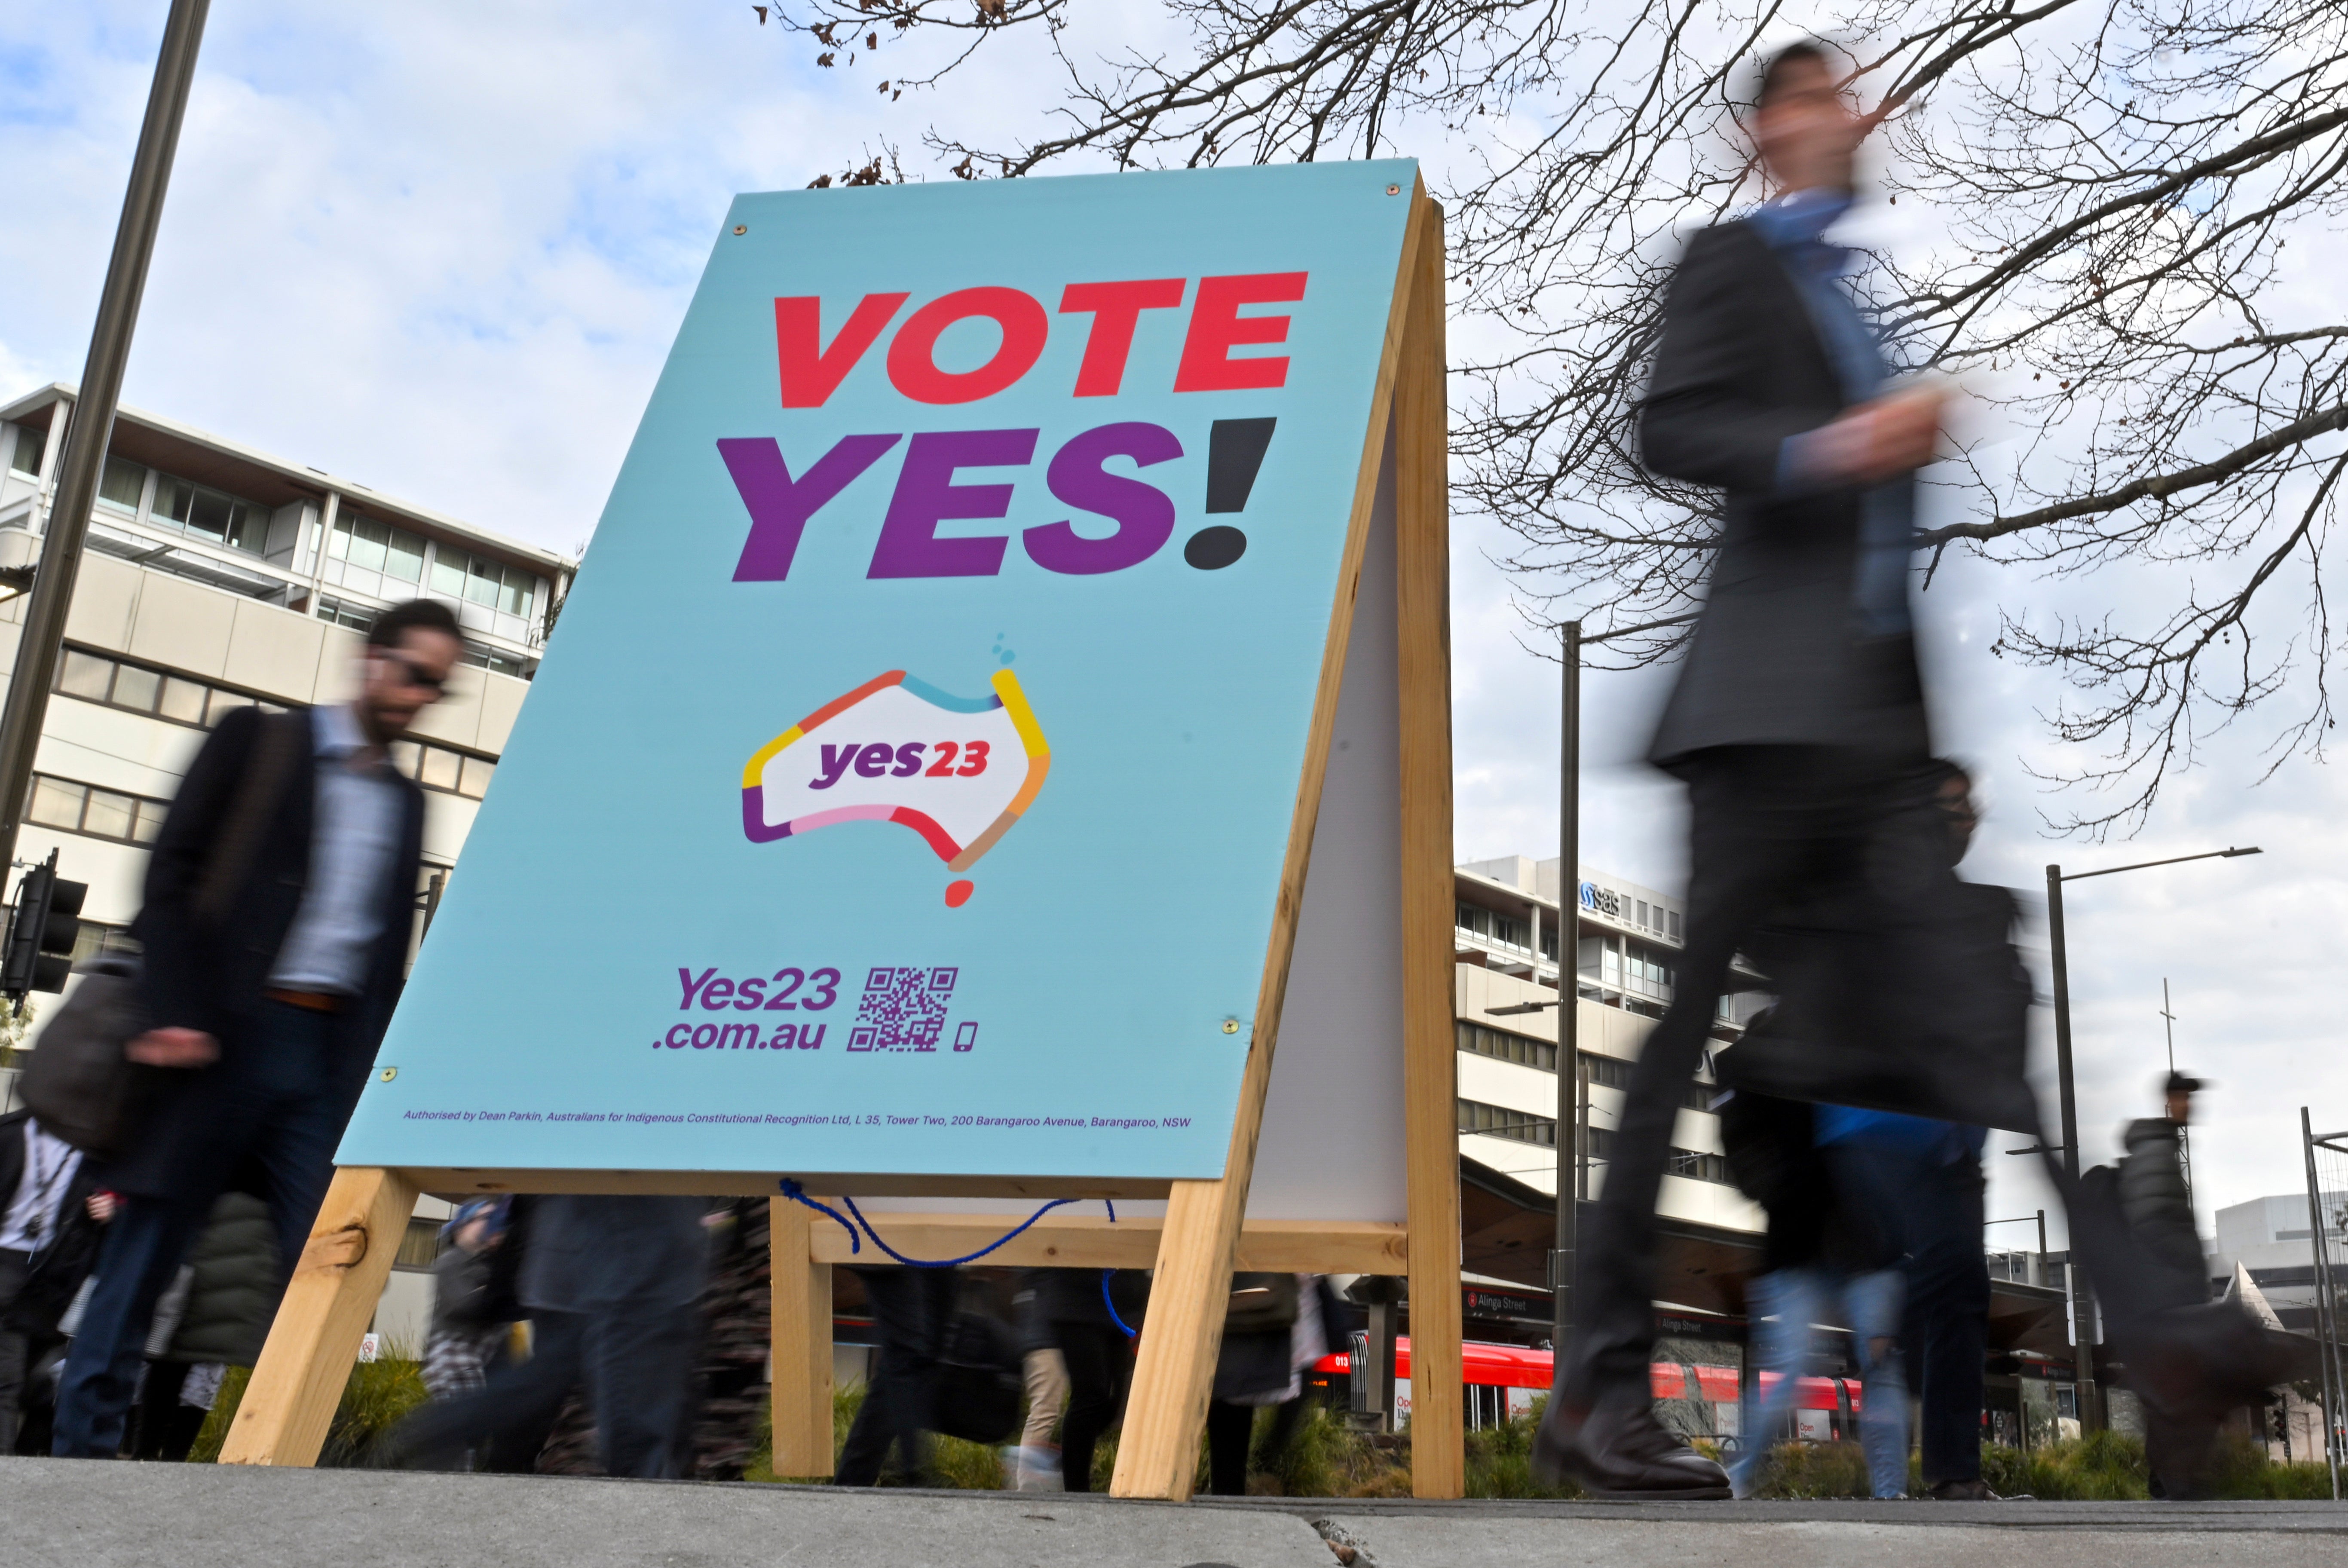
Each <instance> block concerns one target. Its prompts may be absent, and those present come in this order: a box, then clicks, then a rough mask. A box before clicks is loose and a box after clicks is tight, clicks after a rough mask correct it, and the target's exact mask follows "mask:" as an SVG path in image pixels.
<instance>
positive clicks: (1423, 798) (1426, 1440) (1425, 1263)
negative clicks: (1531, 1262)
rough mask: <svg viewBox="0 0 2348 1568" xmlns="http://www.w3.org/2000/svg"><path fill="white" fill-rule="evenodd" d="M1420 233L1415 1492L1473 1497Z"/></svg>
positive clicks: (1433, 360)
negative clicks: (1463, 1361) (1462, 1342)
mask: <svg viewBox="0 0 2348 1568" xmlns="http://www.w3.org/2000/svg"><path fill="white" fill-rule="evenodd" d="M1420 200H1422V201H1425V200H1426V198H1424V197H1421V198H1420ZM1427 205H1428V206H1429V207H1430V208H1433V207H1434V203H1432V202H1428V203H1427ZM1417 232H1418V234H1419V245H1418V254H1417V257H1416V265H1415V267H1414V268H1413V272H1414V276H1413V278H1412V280H1411V294H1410V316H1409V321H1408V325H1406V328H1405V330H1404V335H1403V345H1402V360H1401V364H1400V365H1399V366H1397V367H1396V374H1395V557H1396V559H1395V568H1396V570H1395V619H1396V621H1397V622H1398V624H1399V632H1400V635H1399V645H1400V647H1399V653H1398V663H1399V666H1400V667H1399V671H1398V677H1399V686H1400V694H1401V719H1402V898H1403V909H1402V934H1403V975H1402V984H1403V1106H1404V1110H1403V1115H1404V1150H1405V1153H1404V1172H1405V1178H1404V1179H1405V1183H1406V1191H1407V1192H1408V1198H1409V1222H1410V1393H1411V1414H1410V1437H1411V1442H1410V1454H1411V1476H1410V1483H1411V1491H1413V1493H1415V1494H1416V1495H1417V1496H1419V1497H1426V1498H1442V1497H1458V1496H1460V1495H1462V1493H1463V1492H1464V1491H1465V1489H1466V1486H1467V1479H1468V1478H1467V1469H1466V1466H1467V1454H1466V1450H1465V1443H1464V1439H1465V1434H1464V1432H1463V1431H1462V1417H1463V1412H1462V1410H1461V1408H1460V1405H1461V1401H1462V1394H1461V1378H1462V1374H1463V1368H1462V1367H1461V1365H1460V1346H1459V1336H1460V1327H1461V1325H1460V1301H1459V1140H1458V1134H1457V1114H1458V1112H1457V1099H1458V1051H1457V1042H1456V1041H1455V1039H1454V1030H1453V1026H1452V986H1453V984H1454V981H1453V958H1452V930H1451V927H1452V921H1453V914H1452V897H1451V890H1452V877H1451V647H1450V642H1451V638H1450V618H1449V605H1450V524H1449V509H1448V505H1447V493H1448V491H1447V487H1448V485H1449V482H1450V478H1449V471H1448V470H1449V463H1448V451H1447V440H1446V432H1447V408H1446V406H1445V397H1444V363H1445V361H1444V343H1443V316H1444V290H1443V222H1442V216H1441V211H1440V210H1439V209H1437V210H1435V211H1432V212H1430V214H1429V221H1428V222H1426V223H1425V224H1424V225H1421V226H1417Z"/></svg>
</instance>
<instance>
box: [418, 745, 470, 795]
mask: <svg viewBox="0 0 2348 1568" xmlns="http://www.w3.org/2000/svg"><path fill="white" fill-rule="evenodd" d="M463 761H464V758H460V757H458V755H457V754H456V753H455V752H453V751H443V750H441V749H440V748H438V747H437V746H427V747H426V748H424V774H423V779H422V782H423V783H424V785H425V786H426V787H427V788H428V789H455V788H456V787H457V776H458V772H459V771H460V769H461V765H462V763H463Z"/></svg>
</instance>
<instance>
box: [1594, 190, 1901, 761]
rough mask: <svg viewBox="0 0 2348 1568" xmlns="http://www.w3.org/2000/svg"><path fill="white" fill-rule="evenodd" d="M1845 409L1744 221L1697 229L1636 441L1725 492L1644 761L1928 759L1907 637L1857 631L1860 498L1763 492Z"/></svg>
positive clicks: (1669, 301)
mask: <svg viewBox="0 0 2348 1568" xmlns="http://www.w3.org/2000/svg"><path fill="white" fill-rule="evenodd" d="M1848 404H1849V400H1848V399H1847V398H1846V397H1844V395H1843V390H1842V387H1841V384H1840V383H1839V381H1838V379H1837V377H1836V376H1835V371H1834V366H1833V363H1832V362H1831V360H1829V358H1828V355H1827V349H1826V346H1825V344H1824V343H1822V342H1821V341H1820V339H1819V336H1818V329H1817V327H1816V326H1815V325H1813V323H1812V319H1811V316H1810V313H1809V309H1808V307H1807V305H1806V304H1804V302H1803V300H1802V297H1801V295H1800V294H1799V293H1798V292H1797V289H1796V287H1795V284H1794V282H1793V280H1792V279H1791V278H1790V277H1788V276H1787V273H1786V271H1785V268H1784V266H1783V264H1782V263H1780V262H1779V261H1778V259H1777V256H1776V253H1774V252H1772V251H1771V250H1770V248H1769V246H1768V243H1767V242H1766V241H1765V240H1763V239H1762V238H1761V236H1760V234H1759V233H1758V232H1756V231H1755V230H1754V229H1753V228H1752V227H1751V226H1750V225H1748V224H1746V223H1742V222H1737V223H1724V224H1721V225H1719V226H1718V227H1716V228H1711V229H1706V230H1704V232H1701V233H1699V234H1697V235H1696V236H1695V238H1694V240H1693V241H1691V242H1689V245H1688V248H1687V254H1686V255H1685V256H1684V257H1683V258H1682V259H1681V262H1680V265H1679V271H1678V272H1677V273H1676V274H1674V276H1673V279H1672V284H1671V290H1670V293H1669V294H1668V295H1667V296H1666V298H1665V301H1664V305H1663V341H1662V343H1661V345H1660V346H1658V349H1657V352H1656V356H1655V371H1654V377H1653V381H1652V382H1651V383H1650V384H1649V386H1648V388H1647V397H1646V400H1645V403H1644V405H1643V407H1642V409H1641V411H1640V416H1639V440H1640V446H1641V449H1642V453H1643V457H1644V458H1645V460H1646V463H1647V466H1648V467H1649V468H1650V469H1653V470H1654V471H1655V472H1656V473H1659V474H1663V475H1665V476H1667V477H1669V478H1672V479H1676V480H1687V481H1689V482H1692V483H1694V484H1700V485H1715V486H1717V487H1719V488H1720V489H1721V490H1724V491H1725V492H1726V494H1725V499H1724V502H1723V507H1722V522H1721V531H1720V545H1719V551H1718V553H1717V555H1716V556H1715V560H1714V562H1713V569H1712V580H1711V587H1710V591H1709V593H1707V595H1706V597H1705V601H1704V613H1703V614H1702V615H1701V616H1700V617H1699V619H1698V620H1697V622H1696V627H1695V634H1694V640H1693V642H1692V644H1691V645H1690V647H1689V649H1688V655H1687V662H1686V665H1685V666H1684V668H1683V670H1682V671H1681V674H1680V678H1679V682H1678V685H1677V686H1675V687H1674V688H1673V693H1672V696H1671V700H1670V702H1669V703H1668V704H1666V705H1665V707H1664V709H1663V719H1662V722H1661V724H1660V725H1659V726H1658V727H1657V730H1656V734H1655V739H1654V743H1653V747H1652V748H1650V751H1649V756H1650V757H1651V758H1652V759H1653V760H1654V761H1655V762H1657V763H1660V764H1662V765H1663V766H1665V767H1669V766H1671V765H1673V763H1675V762H1677V761H1679V760H1680V759H1682V758H1685V757H1687V756H1688V755H1689V754H1690V753H1692V752H1695V751H1700V750H1703V749H1704V748H1708V747H1715V746H1756V745H1825V746H1866V747H1869V748H1885V749H1890V750H1894V751H1899V752H1902V753H1915V754H1922V753H1923V752H1924V751H1925V750H1926V749H1927V737H1926V734H1925V727H1924V712H1923V696H1922V691H1921V684H1920V683H1919V681H1918V679H1917V675H1916V660H1915V649H1914V645H1913V643H1912V642H1911V641H1910V639H1908V638H1906V637H1898V638H1880V637H1878V638H1866V637H1862V636H1860V635H1859V629H1858V625H1857V621H1856V616H1855V613H1854V609H1853V602H1852V590H1853V585H1854V583H1855V581H1856V579H1857V575H1858V569H1859V518H1860V500H1861V495H1862V493H1863V492H1861V491H1859V490H1854V489H1842V490H1824V491H1818V492H1813V493H1809V494H1805V495H1796V496H1781V495H1779V494H1778V493H1776V479H1777V462H1778V454H1779V451H1780V449H1782V447H1783V445H1784V443H1785V441H1786V438H1787V437H1789V436H1797V435H1800V434H1802V433H1804V432H1805V431H1808V430H1814V429H1816V428H1818V427H1819V426H1821V425H1824V424H1826V423H1828V421H1830V420H1832V419H1833V418H1835V417H1836V416H1837V415H1838V414H1839V413H1841V412H1842V410H1843V409H1844V408H1845V407H1848ZM1900 482H1901V483H1912V482H1913V481H1912V480H1901V481H1900Z"/></svg>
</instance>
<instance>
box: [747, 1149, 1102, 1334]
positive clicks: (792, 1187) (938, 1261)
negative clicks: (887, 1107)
mask: <svg viewBox="0 0 2348 1568" xmlns="http://www.w3.org/2000/svg"><path fill="white" fill-rule="evenodd" d="M777 1185H778V1187H779V1188H780V1189H781V1191H782V1194H783V1196H784V1197H786V1198H788V1199H790V1200H791V1201H792V1202H795V1203H804V1204H806V1205H807V1206H808V1208H810V1209H813V1210H815V1211H817V1212H819V1213H824V1214H829V1215H830V1216H831V1217H832V1218H833V1219H835V1220H838V1221H839V1226H840V1228H841V1229H842V1230H844V1231H846V1232H847V1233H848V1251H849V1253H850V1255H851V1256H853V1255H854V1254H856V1253H860V1252H862V1251H863V1250H864V1245H863V1243H861V1242H860V1241H858V1240H857V1238H856V1233H857V1228H858V1227H859V1226H861V1227H862V1228H863V1231H864V1233H865V1234H866V1235H868V1236H870V1237H871V1238H872V1244H873V1245H874V1246H876V1247H879V1248H880V1250H881V1251H882V1252H884V1253H888V1254H889V1255H890V1256H891V1257H892V1258H895V1259H896V1260H897V1261H898V1262H899V1263H901V1264H904V1265H905V1266H906V1267H908V1268H917V1269H950V1268H957V1267H960V1266H961V1265H962V1264H967V1263H975V1262H976V1261H977V1260H978V1259H980V1258H983V1257H984V1256H985V1255H986V1254H987V1253H991V1252H993V1251H994V1249H995V1248H997V1247H1000V1246H1002V1245H1004V1243H1008V1242H1009V1241H1011V1240H1012V1238H1013V1237H1014V1236H1016V1235H1018V1234H1019V1233H1020V1232H1021V1231H1025V1229H1027V1227H1028V1226H1030V1225H1032V1224H1034V1223H1035V1222H1036V1221H1038V1220H1040V1219H1042V1218H1043V1217H1044V1216H1045V1215H1046V1214H1048V1213H1050V1212H1052V1211H1053V1210H1055V1209H1057V1208H1059V1207H1061V1206H1062V1205H1063V1204H1066V1203H1080V1202H1083V1201H1084V1200H1083V1199H1081V1198H1055V1199H1053V1200H1052V1201H1051V1202H1048V1203H1046V1204H1045V1205H1044V1206H1043V1207H1042V1208H1040V1209H1038V1210H1036V1211H1035V1212H1034V1213H1032V1214H1030V1215H1028V1216H1027V1217H1026V1218H1025V1220H1022V1221H1021V1222H1019V1224H1018V1225H1017V1226H1016V1227H1015V1228H1014V1229H1013V1230H1012V1231H1011V1232H1009V1233H1007V1234H1004V1235H1003V1236H999V1237H997V1238H996V1239H995V1240H994V1241H992V1242H989V1243H987V1244H986V1245H984V1246H983V1247H981V1248H979V1249H978V1251H976V1252H974V1253H963V1255H962V1256H961V1257H958V1258H909V1257H907V1256H906V1255H905V1254H904V1253H901V1252H899V1251H898V1250H897V1249H896V1248H894V1247H892V1246H891V1245H890V1244H889V1243H886V1242H884V1241H882V1240H881V1239H880V1232H878V1231H876V1230H874V1229H873V1228H872V1222H871V1221H870V1220H868V1219H866V1218H865V1217H864V1211H863V1210H861V1209H860V1208H858V1207H857V1206H856V1200H855V1199H853V1198H842V1199H840V1202H843V1203H845V1204H847V1205H848V1212H850V1214H853V1215H855V1216H856V1223H855V1224H850V1223H849V1222H848V1221H847V1220H846V1219H844V1218H842V1217H841V1215H840V1213H839V1211H838V1210H837V1209H834V1208H832V1207H830V1206H829V1205H828V1204H824V1203H819V1202H816V1201H815V1200H814V1199H813V1198H810V1197H808V1195H807V1190H806V1189H805V1188H803V1187H801V1186H800V1185H799V1184H798V1182H797V1181H792V1180H791V1179H790V1178H789V1177H788V1176H786V1177H784V1178H783V1179H782V1180H781V1181H779V1182H778V1183H777ZM1104 1202H1106V1200H1104ZM1108 1219H1109V1223H1111V1224H1115V1223H1117V1205H1116V1204H1114V1203H1110V1204H1109V1206H1108ZM1102 1288H1103V1289H1104V1290H1106V1289H1107V1281H1106V1280H1104V1281H1103V1282H1102ZM1109 1315H1110V1316H1111V1317H1115V1316H1116V1315H1117V1309H1116V1308H1115V1307H1111V1308H1110V1309H1109ZM1117 1326H1118V1327H1119V1328H1125V1325H1124V1324H1122V1323H1120V1324H1118V1325H1117ZM1125 1331H1126V1333H1127V1334H1128V1335H1130V1334H1131V1333H1132V1332H1133V1330H1131V1329H1129V1328H1127V1329H1126V1330H1125Z"/></svg>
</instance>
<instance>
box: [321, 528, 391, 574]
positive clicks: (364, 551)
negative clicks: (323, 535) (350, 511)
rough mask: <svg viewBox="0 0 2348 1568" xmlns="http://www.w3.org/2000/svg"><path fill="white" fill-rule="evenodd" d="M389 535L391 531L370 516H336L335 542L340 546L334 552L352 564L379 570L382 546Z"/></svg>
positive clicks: (368, 569) (375, 570)
mask: <svg viewBox="0 0 2348 1568" xmlns="http://www.w3.org/2000/svg"><path fill="white" fill-rule="evenodd" d="M390 537H391V531H390V530H388V529H386V527H384V525H383V524H382V523H379V522H377V521H376V520H375V519H373V518H371V517H345V518H338V519H336V520H335V543H336V544H339V545H341V546H342V548H341V549H340V550H337V551H335V554H337V555H339V556H341V557H342V558H343V559H344V560H345V561H347V562H350V563H351V564H352V565H354V566H361V567H365V568H366V570H367V571H369V572H380V571H382V570H383V552H384V546H385V545H386V543H388V542H389V541H390Z"/></svg>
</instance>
